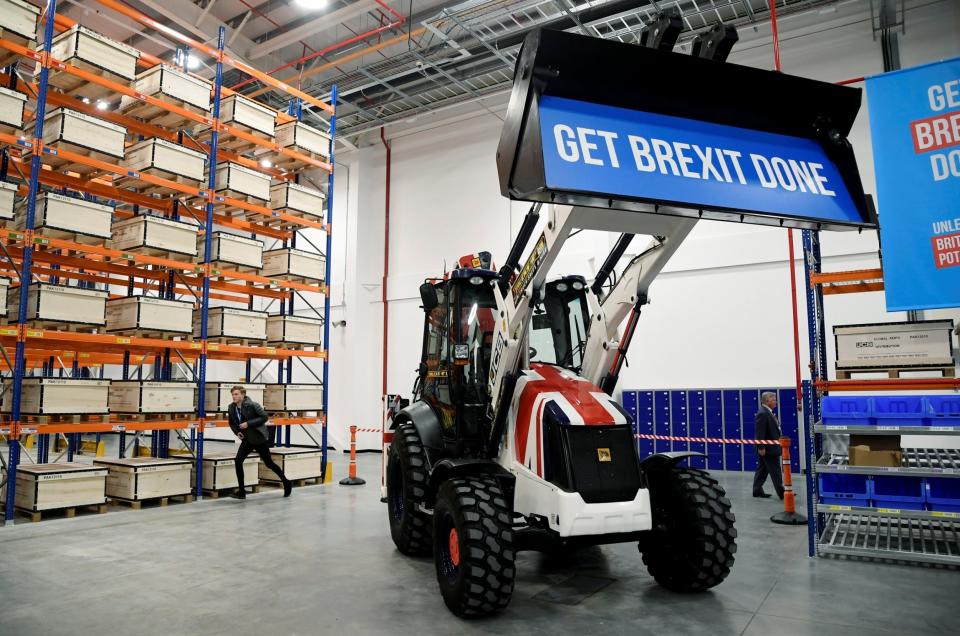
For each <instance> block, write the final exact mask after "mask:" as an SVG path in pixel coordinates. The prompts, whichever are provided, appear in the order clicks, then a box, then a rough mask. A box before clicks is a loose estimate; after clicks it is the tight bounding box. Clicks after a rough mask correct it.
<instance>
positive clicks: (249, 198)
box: [213, 188, 268, 216]
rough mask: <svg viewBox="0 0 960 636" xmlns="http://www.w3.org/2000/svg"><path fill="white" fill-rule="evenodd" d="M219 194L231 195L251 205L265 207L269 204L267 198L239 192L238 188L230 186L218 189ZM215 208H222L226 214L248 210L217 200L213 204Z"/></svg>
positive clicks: (223, 195)
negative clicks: (233, 188) (232, 188)
mask: <svg viewBox="0 0 960 636" xmlns="http://www.w3.org/2000/svg"><path fill="white" fill-rule="evenodd" d="M217 194H218V195H220V196H222V197H230V198H231V199H236V200H237V201H242V202H243V203H249V204H250V205H259V206H261V207H265V206H266V205H267V201H268V200H267V199H261V198H259V197H255V196H253V195H250V194H246V193H244V192H238V191H236V190H231V189H230V188H224V189H222V190H217ZM213 209H214V210H222V211H223V212H224V214H230V215H231V216H232V215H234V214H239V213H240V212H246V210H243V209H242V208H241V209H236V208H232V206H231V205H229V204H227V203H221V202H217V203H215V204H214V205H213Z"/></svg>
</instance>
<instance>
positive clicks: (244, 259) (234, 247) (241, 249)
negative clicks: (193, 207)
mask: <svg viewBox="0 0 960 636" xmlns="http://www.w3.org/2000/svg"><path fill="white" fill-rule="evenodd" d="M203 245H204V237H202V236H200V237H197V253H199V254H202V253H203ZM210 262H211V263H213V264H215V265H221V266H222V265H233V266H236V267H240V268H250V267H252V268H254V269H260V268H261V267H263V241H261V240H259V239H250V238H246V237H244V236H237V235H236V234H229V233H228V232H214V233H213V234H212V235H211V236H210Z"/></svg>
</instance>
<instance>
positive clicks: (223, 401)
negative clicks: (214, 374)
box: [203, 382, 267, 413]
mask: <svg viewBox="0 0 960 636" xmlns="http://www.w3.org/2000/svg"><path fill="white" fill-rule="evenodd" d="M237 384H239V385H240V386H242V387H243V388H245V389H246V390H247V397H248V398H250V399H251V400H253V401H254V402H256V403H257V404H263V391H264V389H265V388H266V386H267V385H266V384H250V383H248V382H239V383H234V382H207V384H206V388H205V389H204V396H205V397H204V402H203V403H204V406H205V408H206V411H207V413H226V412H227V409H228V408H230V404H231V403H232V402H233V398H232V397H230V389H232V388H233V387H234V386H236V385H237Z"/></svg>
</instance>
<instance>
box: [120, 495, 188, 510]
mask: <svg viewBox="0 0 960 636" xmlns="http://www.w3.org/2000/svg"><path fill="white" fill-rule="evenodd" d="M171 499H180V500H181V501H182V503H190V502H192V501H193V495H192V494H190V495H169V496H167V497H150V498H147V499H124V498H123V497H110V503H112V504H114V505H119V504H124V505H127V506H130V508H131V509H133V510H140V509H141V508H142V507H143V504H145V503H156V504H158V505H159V506H160V507H161V508H163V507H165V506H166V505H167V504H169V503H170V500H171Z"/></svg>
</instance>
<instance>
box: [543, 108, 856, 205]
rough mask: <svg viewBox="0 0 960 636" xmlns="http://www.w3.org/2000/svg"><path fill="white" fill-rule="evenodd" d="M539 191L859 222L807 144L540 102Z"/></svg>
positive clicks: (832, 168)
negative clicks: (541, 174) (543, 181)
mask: <svg viewBox="0 0 960 636" xmlns="http://www.w3.org/2000/svg"><path fill="white" fill-rule="evenodd" d="M540 134H541V138H542V140H543V141H542V143H543V160H544V172H545V177H546V183H547V187H548V188H551V189H558V190H572V191H579V192H587V193H597V194H599V195H600V196H610V197H613V198H618V197H630V198H636V199H643V200H648V201H658V202H670V203H676V204H678V205H682V206H685V207H698V208H707V209H718V210H743V211H749V212H756V213H761V214H767V215H770V216H773V217H781V216H783V217H791V218H799V219H806V220H814V221H816V220H826V221H834V222H840V223H852V224H860V223H862V222H863V219H862V217H861V215H860V212H859V211H858V210H857V208H856V206H855V205H854V202H853V199H852V197H851V196H850V193H849V192H848V191H847V188H846V185H845V184H844V182H843V179H842V177H841V176H840V172H839V170H838V169H837V167H836V165H835V164H834V163H833V162H832V161H831V160H830V159H829V158H828V157H827V155H826V154H825V153H824V151H823V149H822V148H821V147H820V146H819V144H817V143H816V142H815V141H812V140H809V139H803V138H800V137H791V136H787V135H778V134H773V133H767V132H761V131H756V130H748V129H745V128H737V127H734V126H725V125H721V124H714V123H708V122H703V121H697V120H692V119H685V118H681V117H673V116H670V115H661V114H656V113H648V112H644V111H635V110H627V109H624V108H616V107H612V106H605V105H602V104H592V103H587V102H581V101H577V100H571V99H565V98H560V97H552V96H549V95H545V96H543V97H541V98H540Z"/></svg>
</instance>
